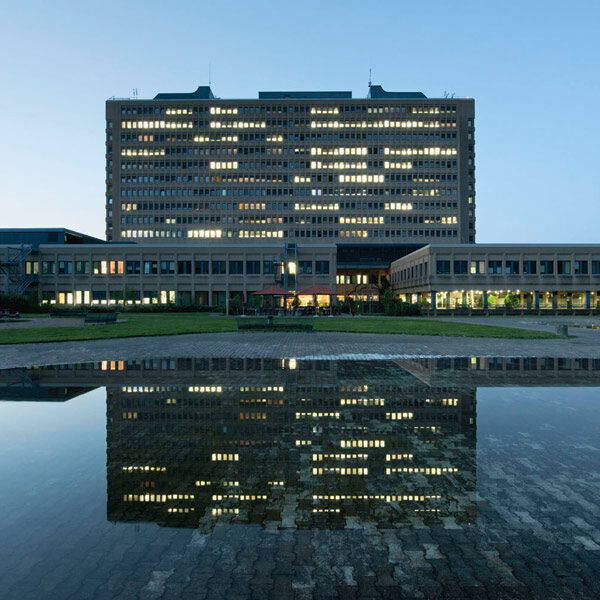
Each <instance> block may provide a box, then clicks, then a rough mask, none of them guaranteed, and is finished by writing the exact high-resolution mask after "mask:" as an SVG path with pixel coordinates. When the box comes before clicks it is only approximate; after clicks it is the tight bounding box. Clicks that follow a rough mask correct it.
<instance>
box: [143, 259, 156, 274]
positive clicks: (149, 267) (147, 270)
mask: <svg viewBox="0 0 600 600" xmlns="http://www.w3.org/2000/svg"><path fill="white" fill-rule="evenodd" d="M157 273H158V263H157V262H156V261H155V260H146V261H144V275H156V274H157Z"/></svg>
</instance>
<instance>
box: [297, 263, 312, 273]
mask: <svg viewBox="0 0 600 600" xmlns="http://www.w3.org/2000/svg"><path fill="white" fill-rule="evenodd" d="M298 273H300V274H301V275H312V260H301V261H300V263H299V265H298Z"/></svg>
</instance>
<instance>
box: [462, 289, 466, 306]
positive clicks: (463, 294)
mask: <svg viewBox="0 0 600 600" xmlns="http://www.w3.org/2000/svg"><path fill="white" fill-rule="evenodd" d="M462 305H463V308H467V292H463V293H462Z"/></svg>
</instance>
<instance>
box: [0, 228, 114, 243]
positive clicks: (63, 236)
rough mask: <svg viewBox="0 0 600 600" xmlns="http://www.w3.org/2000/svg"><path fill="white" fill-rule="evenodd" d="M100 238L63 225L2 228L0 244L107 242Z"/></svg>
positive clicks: (0, 230)
mask: <svg viewBox="0 0 600 600" xmlns="http://www.w3.org/2000/svg"><path fill="white" fill-rule="evenodd" d="M107 243H108V242H106V241H104V240H101V239H100V238H97V237H93V236H91V235H87V234H85V233H81V232H79V231H73V230H72V229H66V228H64V227H40V228H29V227H24V228H3V229H0V244H5V245H7V244H28V245H30V244H31V245H36V246H38V245H40V244H61V245H62V244H107Z"/></svg>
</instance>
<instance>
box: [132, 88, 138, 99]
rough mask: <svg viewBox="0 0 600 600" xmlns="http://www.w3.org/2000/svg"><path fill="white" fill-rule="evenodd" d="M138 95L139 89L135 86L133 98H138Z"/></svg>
mask: <svg viewBox="0 0 600 600" xmlns="http://www.w3.org/2000/svg"><path fill="white" fill-rule="evenodd" d="M137 97H138V89H137V88H133V99H134V100H137Z"/></svg>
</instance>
